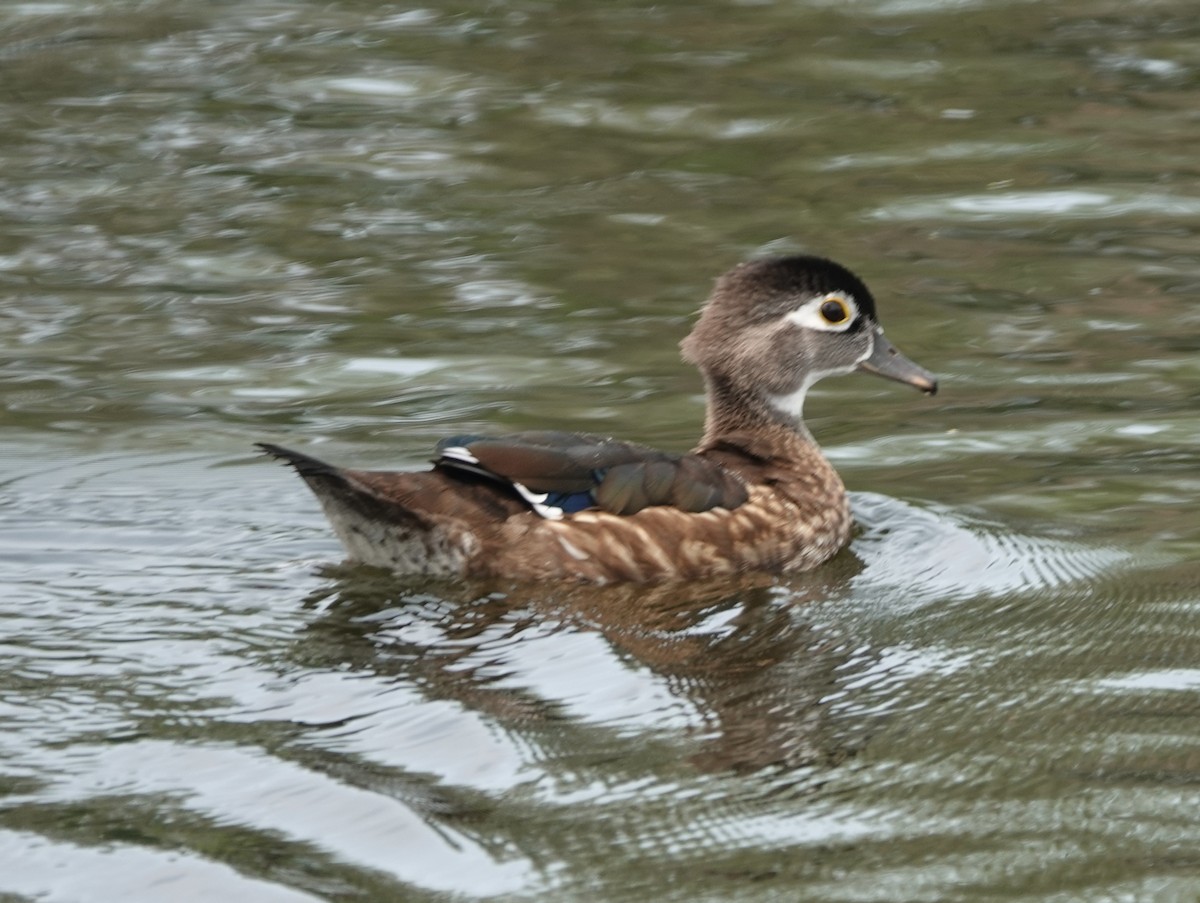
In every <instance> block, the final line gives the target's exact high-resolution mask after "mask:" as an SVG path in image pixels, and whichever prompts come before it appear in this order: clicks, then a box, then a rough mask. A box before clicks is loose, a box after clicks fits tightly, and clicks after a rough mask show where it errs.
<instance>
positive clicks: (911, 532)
mask: <svg viewBox="0 0 1200 903" xmlns="http://www.w3.org/2000/svg"><path fill="white" fill-rule="evenodd" d="M1194 12H1195V11H1194V9H1193V7H1192V4H1190V3H1185V2H1181V0H1175V2H1170V0H1163V2H1145V3H1138V4H1128V3H1107V2H1102V0H1086V2H1085V0H1077V2H1065V3H1055V4H1030V3H1020V2H1003V0H978V2H972V3H958V2H936V0H934V2H902V0H856V2H851V3H842V4H831V3H823V2H784V0H775V2H771V0H765V2H754V3H735V2H707V3H689V4H678V3H666V4H663V3H659V4H653V5H649V4H636V3H605V4H595V5H591V6H584V5H572V4H566V3H559V4H556V3H536V2H512V3H505V4H497V3H460V4H440V5H438V4H434V5H429V6H427V7H424V8H412V7H404V6H389V5H379V4H374V3H357V2H349V0H343V2H335V3H308V2H291V3H283V2H243V3H235V4H218V3H214V4H193V3H183V2H180V0H161V2H146V3H139V4H125V3H118V2H115V0H112V2H104V0H101V2H91V3H84V2H73V0H64V2H46V3H11V4H7V5H5V6H4V8H3V9H0V61H2V63H3V69H2V75H0V104H2V112H3V115H4V121H5V124H6V125H5V129H4V133H3V135H2V136H0V160H2V161H3V164H4V168H3V178H2V180H0V283H2V284H3V289H4V295H5V297H4V301H3V305H2V307H0V350H2V351H3V356H2V358H0V367H2V369H0V393H2V395H0V401H2V403H3V425H4V429H3V432H2V433H0V462H2V464H0V480H2V481H3V492H2V493H0V579H2V580H3V586H4V592H3V597H2V598H0V643H2V644H3V662H4V665H3V667H2V668H0V717H3V723H4V725H5V728H6V729H5V731H4V732H3V734H0V898H3V899H5V900H9V899H11V900H21V901H24V900H35V899H36V900H54V901H81V900H82V901H89V900H96V901H108V900H118V899H119V900H131V901H157V900H163V899H171V900H206V899H218V898H220V899H239V900H240V899H245V900H287V901H293V900H351V899H353V900H362V899H369V900H397V899H404V900H445V899H456V900H474V899H500V900H535V899H536V900H542V899H553V900H611V901H621V900H646V899H657V900H681V901H682V900H687V901H695V900H714V901H716V900H721V901H727V900H738V901H754V900H779V899H805V900H831V901H834V900H836V901H866V900H872V901H875V900H914V901H915V900H942V899H954V900H958V899H984V898H986V899H996V898H1006V899H1021V900H1042V901H1066V900H1089V901H1093V900H1151V899H1153V900H1181V901H1191V900H1195V899H1197V897H1200V856H1198V855H1197V853H1196V850H1198V849H1200V830H1198V829H1197V825H1196V819H1195V812H1196V811H1197V807H1198V804H1200V796H1198V794H1197V786H1200V758H1198V757H1197V754H1196V743H1195V738H1196V736H1197V732H1198V730H1200V705H1198V704H1197V695H1196V690H1197V687H1200V667H1198V666H1197V658H1196V649H1197V634H1198V632H1200V631H1198V626H1197V611H1198V607H1200V565H1198V564H1197V557H1198V553H1200V531H1198V530H1197V525H1196V517H1195V504H1196V498H1197V495H1198V490H1200V480H1198V479H1197V476H1196V474H1197V473H1198V472H1200V468H1198V467H1197V464H1198V463H1200V428H1198V427H1197V421H1196V416H1195V409H1196V402H1197V398H1198V397H1200V367H1198V365H1197V360H1198V358H1197V354H1196V352H1197V350H1200V342H1198V341H1197V339H1196V336H1197V335H1198V334H1200V330H1198V329H1197V327H1198V326H1200V312H1198V310H1197V308H1196V305H1195V296H1196V294H1197V292H1198V291H1200V252H1198V250H1197V247H1198V246H1197V241H1196V239H1197V230H1198V227H1200V179H1198V176H1197V171H1196V167H1195V129H1196V117H1195V110H1196V109H1197V108H1198V106H1200V98H1198V88H1200V26H1198V25H1197V24H1196V19H1195V14H1194ZM796 249H806V250H810V251H815V252H819V253H823V254H827V255H829V256H831V257H834V258H835V259H838V260H841V261H843V262H845V263H846V264H848V265H850V266H851V267H852V268H854V269H856V270H858V271H859V272H860V273H861V274H862V275H863V276H864V278H865V279H866V280H867V281H868V282H869V284H871V285H872V286H873V288H874V289H875V292H876V295H877V296H878V297H879V300H880V308H881V315H882V318H883V321H884V323H885V325H886V326H887V329H888V334H889V336H890V337H891V338H892V339H893V340H894V341H895V342H896V343H897V345H899V346H900V347H901V348H903V349H904V350H905V352H906V353H907V354H909V355H910V356H911V357H912V358H914V359H915V360H917V361H919V362H920V363H922V364H923V365H925V366H927V367H928V368H929V369H931V370H933V371H935V372H937V373H938V375H939V376H940V377H941V379H942V391H941V394H939V395H938V396H937V397H936V398H934V399H927V398H924V397H921V396H920V395H918V394H917V393H912V392H907V391H906V390H905V389H903V388H902V387H899V386H894V385H891V384H885V383H883V382H882V381H878V380H871V379H868V378H865V377H857V376H856V377H852V378H847V379H842V380H838V381H830V382H827V383H823V384H821V385H820V386H818V387H817V389H816V390H814V393H813V397H812V398H811V399H810V402H809V405H808V412H807V413H808V415H809V422H810V425H811V427H812V429H813V431H814V433H815V434H816V435H817V437H818V438H819V439H820V440H821V442H822V443H823V445H824V446H825V447H826V449H827V450H828V452H829V454H830V456H831V458H832V459H833V460H834V462H835V464H836V465H837V466H838V468H839V470H840V471H841V473H842V475H843V477H844V478H845V480H846V482H847V484H848V485H849V486H850V487H851V489H852V490H853V500H854V504H855V508H856V511H857V514H858V519H859V522H860V525H861V527H860V532H859V533H858V535H857V536H856V538H855V540H854V543H853V544H852V546H851V548H850V549H849V550H848V551H847V552H846V553H844V554H843V555H841V556H839V557H838V558H837V559H835V560H834V561H833V562H831V563H830V564H829V565H828V566H827V567H825V568H823V569H821V570H820V571H818V572H816V573H813V574H808V575H802V576H800V577H796V578H793V579H789V580H774V581H772V580H749V581H745V582H742V583H715V584H704V585H697V586H689V587H686V588H683V589H681V588H677V587H676V588H653V589H646V588H628V587H614V588H608V589H602V590H583V589H575V590H569V591H568V590H564V589H548V588H540V589H536V590H534V589H528V590H520V591H517V590H512V589H508V588H502V587H496V586H481V585H466V586H464V585H457V584H438V583H430V584H417V585H413V584H403V583H400V582H398V581H396V580H394V579H391V578H389V577H387V576H385V575H381V574H378V573H376V572H372V571H367V570H363V569H353V568H344V567H340V566H339V565H338V560H339V549H338V546H337V544H336V542H335V541H334V539H333V538H332V535H331V533H330V531H329V530H328V528H327V526H326V525H325V524H324V522H323V519H322V517H321V515H320V513H319V511H318V509H317V507H316V505H315V503H314V502H313V500H312V499H311V498H310V497H309V495H308V494H307V492H306V490H305V489H304V487H303V485H302V484H301V483H300V482H299V481H298V480H296V479H295V477H294V476H292V475H291V474H289V473H288V472H287V471H286V470H284V469H283V468H280V467H278V466H273V465H271V464H269V463H267V462H265V461H263V460H261V459H259V458H258V457H256V456H255V455H254V454H252V452H251V450H250V444H251V443H252V442H253V441H255V440H269V441H282V442H286V443H287V444H290V445H293V446H296V447H299V448H302V449H306V450H311V451H313V452H314V453H316V454H319V455H321V456H322V457H327V458H330V459H333V460H336V461H339V462H344V463H351V464H356V465H360V466H395V467H416V466H421V465H422V462H423V461H424V460H425V459H426V457H427V456H428V454H429V450H430V448H431V447H432V444H433V442H434V441H436V439H437V438H438V437H440V436H442V435H447V434H453V433H462V432H468V431H501V430H508V429H529V428H537V427H540V426H544V425H546V424H554V425H556V426H558V427H561V428H566V429H586V430H590V431H595V432H601V433H612V434H617V435H621V436H623V437H627V438H630V439H635V440H639V441H644V442H650V443H653V444H656V445H661V446H664V447H668V448H674V449H685V448H687V447H688V446H689V444H690V443H691V442H692V441H694V439H695V437H696V436H697V434H698V430H699V424H700V420H701V415H702V411H701V399H700V397H699V381H698V379H697V377H696V375H695V374H694V373H692V372H690V371H689V368H687V366H686V365H684V364H682V363H681V362H680V361H679V359H678V354H677V349H676V347H675V346H676V342H677V341H678V339H679V338H681V337H682V336H683V335H684V334H685V333H686V331H687V329H688V326H689V324H690V322H691V319H692V316H693V314H694V311H695V309H696V308H697V306H698V305H699V303H700V301H701V300H702V299H703V297H704V296H705V294H706V293H707V290H708V288H709V285H710V284H711V280H712V278H713V277H714V276H715V275H716V274H717V273H718V272H720V271H721V270H723V269H725V268H727V267H728V266H730V265H732V264H733V263H734V262H736V261H737V260H739V259H743V258H745V257H747V256H750V255H752V254H755V253H761V252H763V251H789V250H796Z"/></svg>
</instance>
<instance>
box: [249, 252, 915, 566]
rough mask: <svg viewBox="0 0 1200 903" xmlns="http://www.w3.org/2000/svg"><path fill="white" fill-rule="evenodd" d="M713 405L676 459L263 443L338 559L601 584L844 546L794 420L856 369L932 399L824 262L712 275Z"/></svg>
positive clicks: (571, 441)
mask: <svg viewBox="0 0 1200 903" xmlns="http://www.w3.org/2000/svg"><path fill="white" fill-rule="evenodd" d="M682 347H683V352H684V357H685V358H686V359H687V360H689V361H691V362H692V363H694V364H695V365H696V366H697V367H699V368H700V370H701V372H702V373H703V374H704V377H705V384H706V389H707V396H708V409H707V419H706V424H705V433H704V437H703V439H702V441H701V443H700V445H699V446H698V447H697V448H696V449H695V450H694V451H692V452H691V453H689V454H671V453H667V452H662V451H658V450H655V449H651V448H647V447H645V446H640V445H635V444H632V443H628V442H621V441H619V440H615V439H609V438H604V437H599V436H591V435H586V434H579V433H565V432H555V431H539V432H525V433H517V434H514V435H510V436H502V437H486V436H457V437H454V438H450V439H445V440H443V441H442V442H440V443H438V446H437V449H436V457H435V458H434V461H433V468H432V469H431V470H428V471H423V472H411V473H410V472H382V471H358V470H343V469H340V468H336V467H333V466H331V465H328V464H325V463H324V462H321V461H318V460H316V459H314V458H311V457H308V456H307V455H303V454H299V453H297V452H292V451H289V450H287V449H284V448H281V447H279V446H276V445H268V444H263V445H262V446H261V447H262V448H263V449H264V450H265V451H267V452H268V453H269V454H271V455H274V456H275V457H278V458H282V459H283V460H285V461H287V462H288V463H290V464H291V465H292V466H293V467H295V469H296V471H297V472H298V473H299V474H300V476H301V477H303V478H304V480H305V481H306V482H307V483H308V485H309V487H310V488H311V489H312V490H313V492H314V493H315V494H316V496H317V498H318V499H319V500H320V502H321V504H322V506H323V507H324V509H325V513H326V515H327V516H328V518H329V520H330V522H331V523H332V525H333V527H334V530H335V532H336V533H337V535H338V536H339V538H340V539H341V541H342V544H343V545H344V546H345V548H346V550H347V552H348V554H349V556H350V557H351V559H353V560H356V561H361V562H364V563H367V564H374V565H380V566H383V567H388V568H392V569H393V570H396V571H398V572H401V573H409V574H426V575H442V576H465V577H508V578H513V579H519V580H546V579H560V578H568V579H576V580H585V581H591V582H596V583H607V582H613V581H654V580H664V579H680V578H685V579H686V578H701V577H710V576H715V575H719V574H729V573H735V572H741V571H762V572H769V573H783V572H788V571H800V570H807V569H809V568H812V567H815V566H817V565H819V564H820V563H822V562H823V561H826V560H828V559H829V558H830V557H832V556H833V555H834V554H836V553H837V551H838V550H839V549H840V548H841V547H842V546H843V545H845V543H846V542H847V541H848V539H849V536H850V526H851V519H850V510H849V505H848V503H847V499H846V492H845V488H844V487H843V485H842V481H841V479H840V478H839V477H838V475H837V473H836V472H835V471H834V469H833V467H832V466H831V465H830V464H829V462H828V460H826V458H825V456H824V455H823V454H822V453H821V451H820V449H819V448H818V446H817V444H816V442H814V441H813V439H812V437H811V435H810V434H809V432H808V430H807V428H806V427H805V426H804V422H803V419H802V416H801V415H802V410H801V409H802V405H803V401H804V396H805V393H806V392H807V390H808V388H809V387H810V386H811V385H812V384H813V383H814V382H816V380H818V379H820V378H821V377H824V376H828V375H833V374H839V373H848V372H850V371H852V370H855V369H859V370H865V371H868V372H874V373H878V374H880V375H883V376H887V377H889V378H892V379H897V380H900V381H902V382H907V383H909V384H911V385H914V386H916V387H917V388H920V389H922V390H923V391H925V392H929V393H932V392H934V391H936V388H937V384H936V381H935V380H934V378H933V377H932V376H931V375H930V374H929V373H927V372H926V371H924V370H922V369H921V368H919V367H917V366H916V365H915V364H913V363H912V362H911V361H909V360H908V359H907V358H905V357H904V356H903V355H901V354H900V353H899V352H898V351H897V350H896V349H895V348H894V347H893V346H892V345H891V343H889V342H888V341H887V339H885V338H884V336H883V333H882V331H881V330H880V328H879V325H878V322H877V319H876V314H875V301H874V298H872V296H871V293H870V291H869V290H868V289H867V287H866V286H865V285H864V284H863V283H862V282H861V281H860V280H859V279H858V278H857V277H855V276H854V275H853V274H852V273H850V272H849V271H848V270H846V269H844V268H843V267H841V266H839V265H838V264H835V263H833V262H831V261H827V260H823V259H820V258H813V257H788V258H778V259H770V260H761V261H755V262H752V263H747V264H743V265H741V266H739V267H736V268H735V269H734V270H732V271H731V272H729V273H727V274H726V275H725V276H723V277H721V279H719V280H718V281H717V285H716V288H715V289H714V291H713V294H712V296H711V297H710V299H709V301H708V303H707V304H706V306H705V308H704V311H703V313H702V315H701V317H700V320H699V322H698V323H697V325H696V328H695V329H694V330H693V331H692V333H691V335H689V336H688V337H687V338H686V339H685V340H684V342H683V343H682Z"/></svg>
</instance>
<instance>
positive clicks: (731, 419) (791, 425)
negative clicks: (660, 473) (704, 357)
mask: <svg viewBox="0 0 1200 903" xmlns="http://www.w3.org/2000/svg"><path fill="white" fill-rule="evenodd" d="M705 386H706V389H707V396H708V408H707V413H706V414H705V421H704V438H703V439H702V440H701V442H700V446H699V447H698V448H697V451H700V452H703V451H705V450H709V449H714V448H717V447H720V446H735V447H738V448H743V449H745V451H746V452H748V453H749V454H751V455H753V456H754V457H756V458H761V459H764V460H772V461H777V462H780V463H788V462H800V461H811V460H812V458H813V455H814V454H816V455H820V454H821V452H820V449H819V448H818V447H817V443H816V441H815V440H814V439H813V437H812V433H810V432H809V431H808V427H806V426H805V425H804V420H803V418H802V417H801V408H802V406H803V404H804V390H803V389H802V390H800V391H798V392H797V393H796V394H794V395H790V396H787V397H786V398H783V397H781V398H778V399H770V398H764V397H762V396H760V395H755V394H752V393H750V392H747V391H745V390H743V389H741V388H739V387H738V386H736V385H734V384H733V383H732V382H730V381H729V380H726V379H724V378H722V377H720V376H716V375H712V374H706V376H705ZM805 388H807V387H805Z"/></svg>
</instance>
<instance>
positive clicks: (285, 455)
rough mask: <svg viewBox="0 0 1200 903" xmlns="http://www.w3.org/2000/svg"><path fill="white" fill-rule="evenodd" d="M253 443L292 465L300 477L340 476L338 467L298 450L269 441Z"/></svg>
mask: <svg viewBox="0 0 1200 903" xmlns="http://www.w3.org/2000/svg"><path fill="white" fill-rule="evenodd" d="M254 444H255V446H257V447H258V448H261V449H262V450H263V451H264V452H265V453H266V454H268V455H270V456H271V457H273V458H278V459H279V460H280V461H284V462H286V463H288V464H290V465H292V467H294V468H295V469H296V473H298V474H300V476H302V477H333V476H341V474H340V472H339V471H338V469H337V468H336V467H334V466H333V465H332V464H326V463H325V462H324V461H319V460H317V459H316V458H310V457H309V456H308V455H302V454H300V452H296V451H292V450H291V449H290V448H284V447H283V446H282V445H272V444H271V443H270V442H255V443H254Z"/></svg>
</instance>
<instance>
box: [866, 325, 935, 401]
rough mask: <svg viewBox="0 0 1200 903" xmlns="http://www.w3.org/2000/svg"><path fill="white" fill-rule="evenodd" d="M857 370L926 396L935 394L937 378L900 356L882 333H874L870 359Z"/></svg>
mask: <svg viewBox="0 0 1200 903" xmlns="http://www.w3.org/2000/svg"><path fill="white" fill-rule="evenodd" d="M858 369H859V370H865V371H866V372H867V373H875V374H877V375H879V376H886V377H887V378H888V379H894V380H896V382H901V383H908V385H910V386H914V387H916V388H918V389H920V390H921V391H922V392H924V393H925V394H926V395H933V394H934V393H935V392H937V377H936V376H934V375H933V374H932V373H930V372H929V371H928V370H926V369H925V368H924V367H919V366H917V365H916V364H914V363H913V362H912V361H910V360H909V359H908V358H906V357H905V356H904V355H903V354H901V353H900V349H899V348H897V347H896V346H895V345H893V344H892V343H891V342H889V341H888V340H887V338H885V337H884V335H883V333H882V332H876V333H875V348H874V349H873V350H872V351H871V355H870V357H868V358H867V359H866V360H863V361H861V362H860V363H859V365H858Z"/></svg>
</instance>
